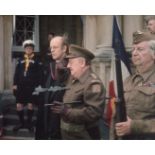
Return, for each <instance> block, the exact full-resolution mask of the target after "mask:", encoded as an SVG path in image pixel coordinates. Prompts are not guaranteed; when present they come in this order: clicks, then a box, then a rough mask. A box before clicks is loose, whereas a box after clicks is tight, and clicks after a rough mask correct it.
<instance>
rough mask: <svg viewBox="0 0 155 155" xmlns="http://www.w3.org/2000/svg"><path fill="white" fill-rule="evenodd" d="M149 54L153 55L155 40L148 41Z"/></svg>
mask: <svg viewBox="0 0 155 155" xmlns="http://www.w3.org/2000/svg"><path fill="white" fill-rule="evenodd" d="M148 44H149V48H150V52H151V54H152V55H155V40H150V41H148Z"/></svg>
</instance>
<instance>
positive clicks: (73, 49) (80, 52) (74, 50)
mask: <svg viewBox="0 0 155 155" xmlns="http://www.w3.org/2000/svg"><path fill="white" fill-rule="evenodd" d="M76 57H83V58H85V59H87V60H92V59H93V58H94V57H95V56H94V54H93V53H92V52H90V51H89V50H87V49H85V48H83V47H80V46H77V45H73V44H71V45H70V47H69V55H68V56H66V58H70V59H71V58H76Z"/></svg>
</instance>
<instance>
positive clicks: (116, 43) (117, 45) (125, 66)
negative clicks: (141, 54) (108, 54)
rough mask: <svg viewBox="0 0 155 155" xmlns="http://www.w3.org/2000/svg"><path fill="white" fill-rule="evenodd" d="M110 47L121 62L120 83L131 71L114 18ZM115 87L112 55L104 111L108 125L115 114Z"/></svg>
mask: <svg viewBox="0 0 155 155" xmlns="http://www.w3.org/2000/svg"><path fill="white" fill-rule="evenodd" d="M112 47H113V49H114V51H115V54H116V55H117V57H118V58H119V59H120V60H121V68H122V71H123V72H122V73H123V74H122V75H120V77H121V78H120V79H119V80H121V81H122V79H123V80H124V79H125V78H126V77H127V76H129V75H130V74H131V69H130V60H129V56H128V54H127V52H126V51H125V46H124V43H123V39H122V35H121V32H120V30H119V27H118V24H117V20H116V17H115V16H114V18H113V37H112ZM122 62H123V63H122ZM124 73H125V74H124ZM117 80H118V79H117ZM119 83H120V81H119ZM120 85H122V84H121V83H120ZM117 87H118V85H116V65H115V57H114V55H112V58H111V72H110V81H109V88H108V89H109V91H108V93H109V94H108V95H109V101H108V104H107V110H106V120H107V123H108V124H109V125H110V124H111V120H112V118H113V116H114V115H115V112H116V104H115V103H116V102H115V101H116V97H118V88H117ZM116 88H117V89H116ZM119 93H120V92H119ZM122 93H123V92H122Z"/></svg>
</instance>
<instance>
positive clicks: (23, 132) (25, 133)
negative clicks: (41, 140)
mask: <svg viewBox="0 0 155 155" xmlns="http://www.w3.org/2000/svg"><path fill="white" fill-rule="evenodd" d="M13 127H14V126H12V125H10V126H6V127H4V134H3V135H4V136H3V137H6V136H12V137H15V138H17V139H18V138H19V139H20V137H23V138H25V139H27V138H28V139H33V138H34V132H29V130H28V129H26V128H24V129H20V130H19V131H18V132H13Z"/></svg>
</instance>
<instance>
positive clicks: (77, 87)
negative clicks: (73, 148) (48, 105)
mask: <svg viewBox="0 0 155 155" xmlns="http://www.w3.org/2000/svg"><path fill="white" fill-rule="evenodd" d="M66 58H67V59H68V65H67V67H68V68H69V69H70V72H71V77H70V79H69V80H68V83H67V86H66V87H68V88H69V89H68V90H66V91H65V94H64V97H63V103H62V104H59V105H58V104H56V105H55V106H52V110H53V112H55V113H59V114H61V133H62V138H63V139H72V140H75V139H81V140H82V139H100V132H99V124H98V121H99V119H100V118H101V117H102V113H103V109H104V99H105V90H104V86H103V84H102V82H101V80H100V79H99V78H98V76H97V75H96V74H95V73H93V71H92V70H91V67H90V62H91V60H92V59H93V58H94V54H93V53H91V52H90V51H89V50H87V49H85V48H83V47H80V46H77V45H71V46H70V48H69V55H68V56H66Z"/></svg>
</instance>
